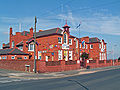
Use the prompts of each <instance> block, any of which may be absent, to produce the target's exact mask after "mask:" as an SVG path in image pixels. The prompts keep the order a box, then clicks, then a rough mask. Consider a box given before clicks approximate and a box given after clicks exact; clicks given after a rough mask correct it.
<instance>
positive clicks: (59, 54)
mask: <svg viewBox="0 0 120 90" xmlns="http://www.w3.org/2000/svg"><path fill="white" fill-rule="evenodd" d="M58 60H62V50H58Z"/></svg>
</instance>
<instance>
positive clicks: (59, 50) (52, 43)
mask: <svg viewBox="0 0 120 90" xmlns="http://www.w3.org/2000/svg"><path fill="white" fill-rule="evenodd" d="M69 28H70V27H69V26H68V25H67V23H66V24H65V25H64V26H63V30H62V29H60V28H53V29H49V30H39V32H37V33H36V41H37V43H36V59H39V60H45V61H59V60H65V61H68V60H79V59H80V55H81V54H82V53H83V52H86V53H88V54H89V59H91V60H106V59H107V56H106V43H105V42H104V40H100V39H98V38H89V37H83V38H80V39H79V38H77V37H75V36H72V35H70V32H69ZM33 35H34V32H33V28H31V29H30V31H23V32H16V34H15V35H13V33H12V28H10V35H9V36H10V40H9V43H8V44H3V49H8V48H16V49H19V50H21V51H22V52H24V53H27V54H29V59H31V60H32V59H34V39H33Z"/></svg>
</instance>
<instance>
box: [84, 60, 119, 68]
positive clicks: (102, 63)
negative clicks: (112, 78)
mask: <svg viewBox="0 0 120 90" xmlns="http://www.w3.org/2000/svg"><path fill="white" fill-rule="evenodd" d="M118 65H120V60H100V61H97V60H89V61H87V60H86V67H87V66H90V68H99V67H108V66H118Z"/></svg>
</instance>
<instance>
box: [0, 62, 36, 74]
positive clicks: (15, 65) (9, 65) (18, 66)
mask: <svg viewBox="0 0 120 90" xmlns="http://www.w3.org/2000/svg"><path fill="white" fill-rule="evenodd" d="M33 63H34V61H33V60H0V68H1V69H8V70H17V71H25V69H26V68H25V65H30V71H31V72H32V71H33V67H34V64H33Z"/></svg>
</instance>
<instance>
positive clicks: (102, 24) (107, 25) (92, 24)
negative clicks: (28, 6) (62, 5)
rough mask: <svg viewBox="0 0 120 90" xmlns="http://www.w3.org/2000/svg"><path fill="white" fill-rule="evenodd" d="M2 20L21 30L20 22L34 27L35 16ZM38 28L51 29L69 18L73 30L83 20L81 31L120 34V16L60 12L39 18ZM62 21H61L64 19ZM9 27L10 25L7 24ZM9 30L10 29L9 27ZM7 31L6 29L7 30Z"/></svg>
mask: <svg viewBox="0 0 120 90" xmlns="http://www.w3.org/2000/svg"><path fill="white" fill-rule="evenodd" d="M0 19H1V21H2V22H4V23H8V25H10V26H12V27H13V28H14V30H15V31H16V30H19V24H20V23H21V27H22V30H28V29H29V28H30V27H34V17H25V18H11V17H0ZM37 19H38V21H37V29H49V28H54V27H58V26H59V27H62V25H64V24H65V20H66V19H67V20H68V22H69V24H70V26H71V30H72V31H75V30H77V29H76V26H77V25H78V24H79V23H80V21H81V22H82V25H81V27H80V30H81V31H86V32H93V33H101V34H110V35H120V30H119V28H120V17H119V16H112V15H104V14H102V13H93V16H92V17H78V16H73V14H72V12H70V11H69V12H68V14H67V15H66V14H59V15H56V16H48V17H46V18H37ZM63 20H64V22H62V23H61V21H63ZM7 27H8V26H7ZM7 30H8V29H7ZM5 32H6V31H5Z"/></svg>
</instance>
